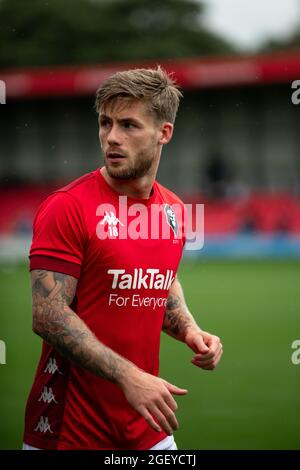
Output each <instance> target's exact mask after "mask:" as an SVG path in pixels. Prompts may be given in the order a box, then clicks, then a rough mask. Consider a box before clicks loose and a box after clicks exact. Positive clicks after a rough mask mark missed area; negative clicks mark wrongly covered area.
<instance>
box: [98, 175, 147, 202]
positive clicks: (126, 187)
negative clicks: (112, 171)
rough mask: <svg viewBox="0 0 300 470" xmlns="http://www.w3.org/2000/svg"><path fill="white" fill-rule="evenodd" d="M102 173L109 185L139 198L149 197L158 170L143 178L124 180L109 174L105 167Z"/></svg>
mask: <svg viewBox="0 0 300 470" xmlns="http://www.w3.org/2000/svg"><path fill="white" fill-rule="evenodd" d="M100 171H101V174H102V176H103V178H104V179H105V181H106V182H107V183H108V184H109V186H110V187H111V188H112V189H114V190H115V191H117V192H118V193H120V194H121V195H122V196H128V197H132V198H137V199H149V197H150V196H151V191H152V188H153V184H154V181H155V177H156V172H154V173H153V174H149V175H146V176H143V177H142V178H138V179H132V180H123V179H116V178H112V177H111V176H109V174H108V173H107V170H106V168H105V167H103V168H101V170H100Z"/></svg>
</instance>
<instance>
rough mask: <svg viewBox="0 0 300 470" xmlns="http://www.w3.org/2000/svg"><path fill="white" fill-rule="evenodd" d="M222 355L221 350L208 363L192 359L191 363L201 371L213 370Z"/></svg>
mask: <svg viewBox="0 0 300 470" xmlns="http://www.w3.org/2000/svg"><path fill="white" fill-rule="evenodd" d="M222 354H223V351H222V350H221V351H220V352H219V354H218V355H217V356H216V357H215V358H214V359H211V360H210V361H208V362H205V363H203V362H201V361H196V360H194V359H192V360H191V362H192V364H194V365H195V366H197V367H200V368H201V369H206V370H212V369H215V367H216V366H217V365H218V363H219V361H220V359H221V356H222Z"/></svg>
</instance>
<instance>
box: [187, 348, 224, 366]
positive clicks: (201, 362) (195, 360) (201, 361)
mask: <svg viewBox="0 0 300 470" xmlns="http://www.w3.org/2000/svg"><path fill="white" fill-rule="evenodd" d="M222 354H223V350H222V349H219V351H218V352H217V353H216V354H215V355H214V356H213V357H212V358H210V359H203V358H202V359H199V358H195V357H194V358H193V360H192V361H193V363H196V364H197V365H199V366H200V367H203V366H209V365H211V364H212V363H213V362H216V361H219V360H220V357H221V355H222Z"/></svg>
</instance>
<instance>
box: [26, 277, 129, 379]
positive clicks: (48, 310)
mask: <svg viewBox="0 0 300 470" xmlns="http://www.w3.org/2000/svg"><path fill="white" fill-rule="evenodd" d="M32 278H33V285H32V290H33V331H34V332H35V333H36V334H38V335H39V336H41V337H42V338H43V339H44V340H45V341H46V342H47V343H49V344H50V345H51V346H53V348H55V349H56V350H57V351H58V352H59V353H60V354H61V355H62V356H63V357H65V358H67V359H69V360H71V361H72V362H74V363H75V364H77V365H78V366H80V367H83V368H84V369H86V370H88V371H90V372H92V373H94V374H96V375H98V376H100V377H103V378H105V379H107V380H110V381H112V382H115V383H118V384H120V385H121V384H122V381H123V379H124V380H125V378H126V377H127V376H128V375H129V374H130V371H131V370H132V369H137V367H136V366H135V365H134V364H132V363H131V362H129V361H127V360H126V359H125V358H123V357H121V356H119V355H118V354H117V353H115V352H114V351H112V350H111V349H110V348H108V347H107V346H105V345H104V344H103V343H101V342H100V341H99V340H98V339H97V338H96V336H95V335H94V334H93V332H92V331H91V330H90V329H89V328H88V326H87V325H86V324H85V323H84V322H83V321H82V320H81V318H80V317H79V316H78V315H77V314H76V313H75V312H74V311H73V310H72V309H71V308H70V306H69V304H71V302H72V299H73V298H74V295H75V291H76V285H77V280H76V279H74V278H72V277H71V276H66V275H63V274H59V273H52V272H49V271H34V272H33V273H32Z"/></svg>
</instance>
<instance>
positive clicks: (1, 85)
mask: <svg viewBox="0 0 300 470" xmlns="http://www.w3.org/2000/svg"><path fill="white" fill-rule="evenodd" d="M0 104H6V85H5V82H4V81H3V80H0Z"/></svg>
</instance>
